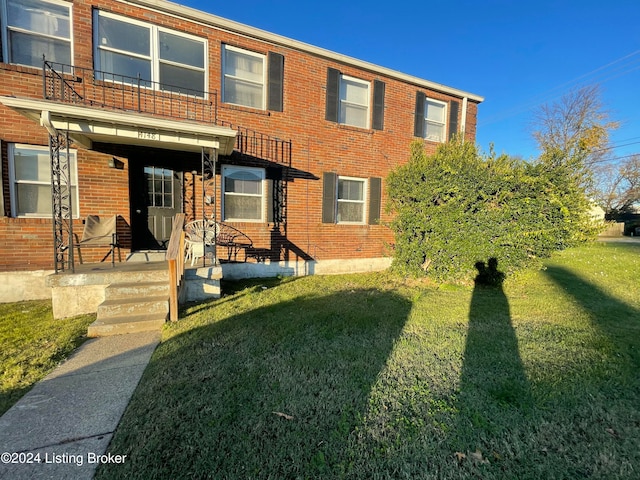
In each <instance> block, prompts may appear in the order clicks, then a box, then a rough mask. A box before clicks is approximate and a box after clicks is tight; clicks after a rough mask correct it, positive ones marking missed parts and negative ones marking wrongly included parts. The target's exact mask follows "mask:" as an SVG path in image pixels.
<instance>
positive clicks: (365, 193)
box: [336, 175, 369, 225]
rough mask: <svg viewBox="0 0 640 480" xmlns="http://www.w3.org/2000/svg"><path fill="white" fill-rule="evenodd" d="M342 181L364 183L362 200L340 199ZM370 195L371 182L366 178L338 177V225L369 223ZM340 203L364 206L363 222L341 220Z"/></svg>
mask: <svg viewBox="0 0 640 480" xmlns="http://www.w3.org/2000/svg"><path fill="white" fill-rule="evenodd" d="M340 180H349V181H356V182H360V183H362V200H348V199H341V198H340ZM368 194H369V182H368V180H367V179H366V178H359V177H347V176H344V175H338V176H337V178H336V223H338V224H341V225H364V224H366V223H367V196H368ZM340 203H359V204H362V220H360V221H357V222H348V221H344V220H340V218H339V211H338V205H339V204H340Z"/></svg>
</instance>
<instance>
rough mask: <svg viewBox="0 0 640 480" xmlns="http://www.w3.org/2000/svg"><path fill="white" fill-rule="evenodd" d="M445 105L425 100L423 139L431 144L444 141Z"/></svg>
mask: <svg viewBox="0 0 640 480" xmlns="http://www.w3.org/2000/svg"><path fill="white" fill-rule="evenodd" d="M446 111H447V104H446V103H444V102H439V101H437V100H431V99H430V98H427V99H426V101H425V102H424V119H425V122H424V125H425V131H424V135H423V136H424V138H426V139H427V140H431V141H433V142H444V141H446V124H447V123H446V118H447V116H446Z"/></svg>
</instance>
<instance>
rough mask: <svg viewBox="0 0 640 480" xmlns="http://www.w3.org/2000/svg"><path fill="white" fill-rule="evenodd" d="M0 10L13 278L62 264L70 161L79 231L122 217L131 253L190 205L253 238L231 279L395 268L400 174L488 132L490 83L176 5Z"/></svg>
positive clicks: (46, 3) (77, 1) (1, 2)
mask: <svg viewBox="0 0 640 480" xmlns="http://www.w3.org/2000/svg"><path fill="white" fill-rule="evenodd" d="M0 7H1V14H2V15H1V20H0V27H1V28H2V36H1V40H2V49H1V55H2V57H1V58H0V142H1V144H0V152H1V158H2V162H1V164H0V165H1V188H2V195H0V272H17V271H33V270H44V271H48V270H52V269H53V268H54V265H53V264H54V262H55V261H57V260H56V256H55V255H56V253H60V252H56V250H55V249H56V248H58V247H56V246H55V245H54V243H55V241H54V235H52V225H53V226H55V225H54V224H55V221H56V216H55V215H56V214H55V213H54V214H53V215H52V203H53V204H55V203H56V201H57V200H56V197H55V196H54V197H52V195H51V190H52V184H51V177H52V172H53V175H54V176H55V175H56V174H58V173H60V172H62V174H63V176H64V175H65V174H66V170H65V168H66V165H67V160H68V166H69V174H68V178H67V179H66V182H67V183H66V184H65V183H64V182H63V183H62V184H61V185H62V188H63V190H64V188H65V187H64V185H67V188H68V189H69V191H70V195H67V196H64V195H63V196H64V198H67V197H69V198H70V201H69V204H70V207H71V212H72V215H71V216H72V217H73V222H72V228H73V231H74V232H81V231H82V222H83V218H85V217H86V216H87V215H99V216H101V217H108V216H113V215H117V219H118V234H119V237H120V241H121V243H122V245H123V247H124V250H125V251H126V252H128V251H148V250H159V249H162V248H164V247H165V246H166V242H167V240H168V235H169V231H170V226H171V218H172V217H173V215H174V214H175V213H177V212H184V213H185V214H186V217H187V220H195V219H198V218H202V217H203V216H204V217H207V218H208V217H215V218H216V219H217V220H218V221H222V222H224V223H226V224H228V225H231V226H233V227H234V228H235V229H237V230H239V231H241V232H242V233H243V234H245V235H246V236H247V237H248V238H250V239H251V243H252V248H251V249H250V251H249V250H248V251H243V252H239V253H238V254H237V255H234V258H233V259H232V260H236V263H233V264H231V263H230V264H229V267H228V268H229V272H230V274H232V273H233V268H236V270H237V272H240V271H241V269H243V268H244V269H245V274H247V275H249V274H251V275H254V274H255V275H260V274H270V273H271V274H273V273H278V272H280V273H285V274H287V273H293V274H296V273H300V272H299V271H297V270H296V269H297V268H298V266H299V265H300V264H301V263H300V262H302V264H304V265H305V267H304V268H305V271H304V272H302V273H305V272H307V273H309V272H333V271H336V272H337V271H358V270H370V269H376V268H383V267H384V266H386V265H387V264H388V256H389V244H390V243H392V241H393V237H392V235H391V233H390V231H389V229H388V228H387V227H386V226H385V225H384V223H385V222H386V221H387V220H388V218H387V216H386V215H385V213H384V203H385V177H386V175H387V173H388V172H389V170H390V169H392V168H394V167H395V166H396V165H398V163H401V162H404V161H406V160H407V158H408V155H409V145H410V143H411V141H412V140H414V139H415V138H416V137H417V138H423V139H424V142H425V144H426V146H427V149H429V150H434V149H435V148H436V147H437V145H438V144H439V143H440V142H445V141H447V140H448V138H450V136H451V135H453V134H455V133H458V134H462V135H464V137H465V138H466V139H467V140H469V141H474V140H475V129H476V116H477V107H478V104H479V103H480V102H481V101H482V100H483V99H482V97H480V96H478V95H474V94H471V93H467V92H464V91H461V90H458V89H455V88H451V87H447V86H444V85H440V84H437V83H434V82H431V81H428V80H424V79H420V78H416V77H413V76H410V75H406V74H403V73H400V72H397V71H393V70H390V69H387V68H384V67H380V66H377V65H373V64H370V63H367V62H364V61H360V60H357V59H354V58H349V57H347V56H344V55H341V54H338V53H334V52H331V51H327V50H324V49H321V48H318V47H314V46H311V45H308V44H305V43H302V42H298V41H295V40H291V39H288V38H284V37H282V36H279V35H275V34H272V33H269V32H265V31H262V30H258V29H255V28H252V27H249V26H246V25H242V24H239V23H236V22H232V21H229V20H226V19H223V18H220V17H216V16H214V15H210V14H207V13H204V12H200V11H197V10H194V9H191V8H187V7H184V6H181V5H178V4H175V3H170V2H166V1H163V0H128V1H120V0H74V1H66V0H0ZM43 58H44V60H43ZM50 140H51V141H52V142H53V149H52V150H50V148H49V142H50ZM54 150H55V151H56V152H57V153H52V151H54ZM56 155H59V157H56ZM54 159H57V160H60V159H62V165H63V166H62V167H60V166H58V167H56V166H54V168H53V169H52V163H53V162H52V160H54ZM57 168H58V169H59V171H58V170H56V169H57ZM54 187H55V185H54ZM65 205H66V204H65ZM64 211H66V210H64ZM58 215H59V216H61V217H62V218H63V220H64V215H65V213H64V212H62V214H60V213H59V214H58ZM103 253H104V251H103V250H97V249H96V250H95V251H91V250H88V251H86V252H83V256H85V261H87V260H88V261H97V260H99V259H100V258H101V256H102V255H103ZM219 256H220V258H222V259H225V258H226V257H225V254H224V253H219ZM293 264H295V265H296V267H295V268H290V267H289V266H290V265H293ZM247 272H248V273H247Z"/></svg>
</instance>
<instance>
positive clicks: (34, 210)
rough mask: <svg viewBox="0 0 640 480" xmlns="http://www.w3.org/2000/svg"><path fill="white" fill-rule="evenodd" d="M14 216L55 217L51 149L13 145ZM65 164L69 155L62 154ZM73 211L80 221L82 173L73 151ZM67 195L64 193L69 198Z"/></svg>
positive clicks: (12, 195)
mask: <svg viewBox="0 0 640 480" xmlns="http://www.w3.org/2000/svg"><path fill="white" fill-rule="evenodd" d="M8 147H9V148H8V151H9V178H10V181H11V215H12V216H14V217H51V157H50V154H49V148H48V147H40V146H33V145H19V144H9V146H8ZM60 156H61V163H64V161H65V159H66V152H60ZM69 157H70V158H69V160H70V163H69V173H70V180H71V181H70V184H71V209H72V212H73V217H74V218H78V216H79V215H78V214H79V212H78V173H77V166H76V164H77V162H76V152H75V150H70V151H69ZM65 193H66V192H63V194H65Z"/></svg>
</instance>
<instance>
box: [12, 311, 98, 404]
mask: <svg viewBox="0 0 640 480" xmlns="http://www.w3.org/2000/svg"><path fill="white" fill-rule="evenodd" d="M94 320H95V315H83V316H80V317H75V318H71V319H65V320H54V318H53V313H52V310H51V301H50V300H44V301H41V300H39V301H32V302H20V303H3V304H0V415H2V414H3V413H4V412H6V411H7V410H8V409H9V408H10V407H11V406H12V405H13V404H14V403H15V402H17V401H18V400H19V399H20V397H22V396H23V395H24V394H25V393H27V392H28V391H29V390H30V389H31V387H33V385H34V384H35V383H36V382H37V381H38V380H40V379H42V378H44V377H45V376H46V375H47V374H48V373H49V372H50V371H51V370H53V369H54V368H55V366H56V365H58V364H59V363H60V362H61V361H62V360H64V359H65V358H66V357H67V356H69V355H70V354H71V353H72V352H73V350H75V349H76V348H77V347H78V346H79V345H80V344H81V343H82V342H83V341H84V340H85V335H86V333H87V327H88V326H89V324H90V323H91V322H92V321H94Z"/></svg>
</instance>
